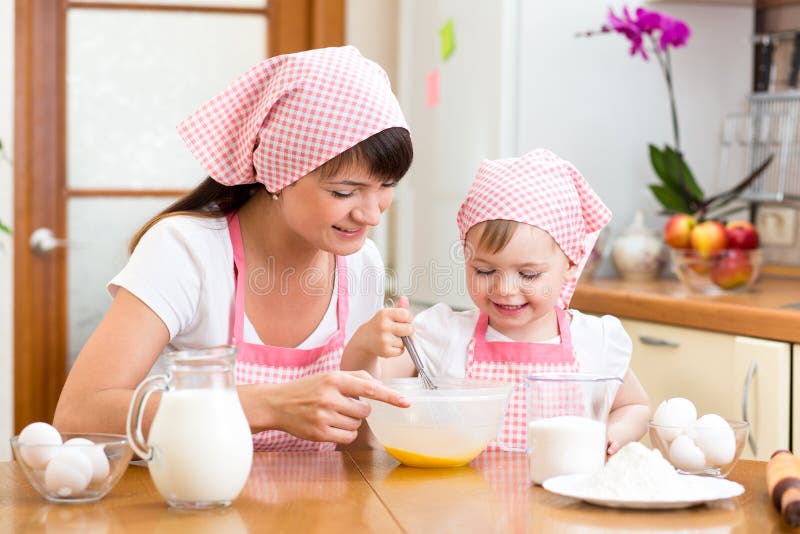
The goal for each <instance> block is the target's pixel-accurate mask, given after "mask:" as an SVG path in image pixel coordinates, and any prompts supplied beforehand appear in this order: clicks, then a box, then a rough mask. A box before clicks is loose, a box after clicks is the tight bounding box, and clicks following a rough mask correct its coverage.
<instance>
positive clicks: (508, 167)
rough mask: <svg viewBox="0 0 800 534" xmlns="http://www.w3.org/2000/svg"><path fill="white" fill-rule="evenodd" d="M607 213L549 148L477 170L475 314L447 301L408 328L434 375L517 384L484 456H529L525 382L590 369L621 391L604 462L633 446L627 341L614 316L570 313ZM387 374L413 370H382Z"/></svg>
mask: <svg viewBox="0 0 800 534" xmlns="http://www.w3.org/2000/svg"><path fill="white" fill-rule="evenodd" d="M610 218H611V212H610V211H609V210H608V208H606V206H605V205H604V204H603V203H602V201H601V200H600V198H599V197H598V196H597V195H596V194H595V192H594V191H593V190H592V188H591V187H590V186H589V184H588V182H587V181H586V180H585V179H584V177H583V176H582V175H581V174H580V173H579V172H578V170H577V169H576V168H575V167H574V166H572V164H570V163H568V162H566V161H564V160H562V159H560V158H559V157H558V156H556V155H555V154H553V153H551V152H549V151H547V150H534V151H532V152H529V153H528V154H526V155H524V156H522V157H520V158H512V159H504V160H498V161H485V162H484V163H483V164H482V165H481V167H480V168H479V169H478V173H477V176H476V177H475V181H474V182H473V184H472V188H471V189H470V191H469V193H468V194H467V198H466V200H465V201H464V203H463V204H462V205H461V209H460V210H459V212H458V218H457V222H458V228H459V232H460V235H461V239H462V241H463V243H464V249H465V263H466V269H467V272H466V281H467V290H468V292H469V295H470V297H471V299H472V301H473V302H474V303H475V306H477V309H475V310H470V311H466V312H454V311H453V310H451V309H450V308H449V307H448V306H446V305H444V304H437V305H436V306H433V307H432V308H430V309H428V310H425V311H424V312H422V313H420V314H419V315H417V317H416V318H415V319H414V330H415V333H414V339H415V341H416V343H417V346H418V348H419V349H420V350H421V352H422V353H423V355H424V356H423V357H427V358H426V360H425V366H426V368H427V369H428V370H429V371H430V372H431V373H432V374H433V375H435V376H438V377H444V376H450V377H467V378H476V379H490V380H501V381H507V382H514V383H516V384H520V385H519V386H518V387H517V388H516V390H515V392H514V393H513V395H512V399H511V402H510V403H509V408H508V412H507V414H506V418H505V422H504V427H503V431H502V432H501V433H500V435H499V437H498V440H497V441H496V442H493V443H492V444H491V445H490V448H497V447H498V446H499V447H500V448H503V449H507V450H509V449H510V450H524V449H525V436H526V435H527V433H526V430H525V421H526V417H525V409H526V407H525V393H524V390H523V388H522V386H521V384H522V382H523V380H524V378H525V377H526V376H527V375H529V374H531V373H536V372H568V373H569V372H578V371H580V372H586V373H594V374H603V375H613V376H617V377H620V378H622V379H623V380H624V383H623V384H622V385H621V386H620V387H619V389H618V391H617V392H616V397H615V400H614V403H613V407H612V408H611V413H610V414H609V419H608V436H607V438H608V454H614V453H615V452H616V451H617V450H619V449H620V447H622V446H623V445H624V444H625V443H627V442H629V441H634V440H638V439H640V438H641V437H642V436H643V435H644V433H645V431H646V429H647V421H648V419H649V416H650V409H649V406H648V398H647V395H646V393H645V391H644V390H643V388H642V386H641V384H640V383H639V381H638V379H637V378H636V376H635V375H634V374H633V371H631V370H630V368H629V363H630V358H631V341H630V338H629V337H628V335H627V334H626V332H625V330H624V329H623V328H622V325H621V324H620V322H619V320H618V319H616V318H615V317H611V316H608V315H606V316H604V317H594V316H590V315H584V314H583V313H581V312H579V311H577V310H569V309H567V308H568V306H569V301H570V298H571V297H572V293H573V291H574V289H575V284H576V283H577V280H578V277H579V276H580V272H581V269H582V268H583V265H584V263H585V261H586V259H587V256H588V254H589V252H590V251H591V249H592V247H593V246H594V242H595V241H596V239H597V235H598V234H599V232H600V230H601V229H602V228H603V227H604V226H605V225H606V224H607V223H608V221H609V219H610ZM387 363H388V364H389V365H391V366H393V367H394V370H393V371H389V369H388V368H387V369H386V372H387V373H389V372H391V373H392V374H403V373H409V372H413V368H412V367H410V365H409V364H408V363H402V364H400V363H399V362H398V363H393V362H387Z"/></svg>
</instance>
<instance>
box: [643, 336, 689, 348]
mask: <svg viewBox="0 0 800 534" xmlns="http://www.w3.org/2000/svg"><path fill="white" fill-rule="evenodd" d="M639 341H641V342H642V343H643V344H645V345H655V346H657V347H680V346H681V344H680V343H678V342H677V341H670V340H668V339H661V338H659V337H653V336H639Z"/></svg>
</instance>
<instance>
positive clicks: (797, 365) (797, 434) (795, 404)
mask: <svg viewBox="0 0 800 534" xmlns="http://www.w3.org/2000/svg"><path fill="white" fill-rule="evenodd" d="M798 380H800V344H798V343H795V345H794V348H793V349H792V384H795V390H797V384H800V382H798ZM792 452H794V453H795V454H800V393H795V394H794V395H792Z"/></svg>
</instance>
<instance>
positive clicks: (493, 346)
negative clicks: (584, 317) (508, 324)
mask: <svg viewBox="0 0 800 534" xmlns="http://www.w3.org/2000/svg"><path fill="white" fill-rule="evenodd" d="M555 312H556V318H557V320H558V331H559V334H560V336H561V341H560V342H559V343H558V344H555V343H519V342H516V341H486V330H487V328H488V326H489V316H488V315H486V314H485V313H481V314H480V316H479V317H478V322H477V323H476V324H475V333H474V334H473V337H472V340H470V343H469V354H468V357H467V378H475V379H479V380H496V381H500V382H508V383H513V384H516V387H515V388H514V391H513V392H512V393H511V399H510V400H509V403H508V409H507V410H506V415H505V419H504V420H503V428H502V430H501V431H500V434H499V435H498V437H497V439H496V440H494V441H492V442H491V443H489V446H488V447H487V449H486V450H489V451H495V450H505V451H520V452H525V449H526V446H527V442H528V424H527V405H526V398H525V383H524V382H525V377H526V376H528V375H530V374H533V373H576V372H578V371H579V370H580V365H579V364H578V360H577V359H576V358H575V351H574V349H573V347H572V336H571V335H570V329H569V321H568V320H567V314H566V312H565V311H564V310H562V309H561V308H558V307H556V308H555ZM546 397H547V398H541V399H537V401H538V403H540V405H541V409H542V412H541V413H542V414H543V415H545V416H548V417H552V416H556V415H565V414H567V413H576V411H575V410H576V409H579V410H582V407H583V397H582V395H581V392H580V389H579V388H577V387H571V386H569V385H565V386H563V387H561V388H558V389H557V390H551V392H550V393H549V394H548V395H546ZM577 413H580V411H577Z"/></svg>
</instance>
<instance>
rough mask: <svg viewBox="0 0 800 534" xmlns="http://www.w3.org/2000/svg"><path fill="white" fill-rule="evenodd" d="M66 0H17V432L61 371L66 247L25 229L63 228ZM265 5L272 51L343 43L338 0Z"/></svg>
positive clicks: (50, 402) (53, 397)
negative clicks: (39, 250) (36, 241)
mask: <svg viewBox="0 0 800 534" xmlns="http://www.w3.org/2000/svg"><path fill="white" fill-rule="evenodd" d="M153 3H154V4H155V3H157V2H155V1H154V2H153ZM220 3H221V4H222V3H223V2H220ZM68 5H69V2H68V1H62V0H16V2H15V52H14V54H15V63H14V65H15V66H14V69H15V70H14V76H15V82H14V83H15V86H14V234H15V236H16V238H15V239H14V329H13V332H14V351H13V353H14V427H15V432H19V431H20V429H21V428H22V427H24V426H25V425H27V424H28V423H31V422H33V421H52V420H53V414H54V412H55V407H56V404H57V402H58V397H59V395H60V393H61V388H62V387H63V385H64V380H65V379H66V372H67V361H66V356H67V352H68V339H67V335H68V327H67V320H68V317H67V294H66V293H67V254H66V252H65V250H63V249H56V250H54V251H52V252H51V253H50V254H48V255H44V256H39V255H35V254H33V253H32V252H31V250H30V248H29V246H28V236H30V234H31V232H33V230H35V229H36V228H40V227H48V228H50V229H52V230H53V233H54V234H55V235H56V236H65V235H66V231H67V220H66V198H67V190H66V138H65V135H66V82H65V71H66V57H65V55H66V12H67V9H68ZM82 7H86V6H82ZM104 7H107V8H109V9H119V8H124V7H125V6H124V4H123V5H121V6H120V5H105V6H104ZM128 7H132V6H128ZM171 9H180V8H171ZM186 10H195V11H196V10H198V8H196V7H195V8H191V7H189V8H187V9H186ZM267 10H268V15H267V16H268V17H269V22H268V29H267V36H268V50H269V51H270V54H272V55H276V54H284V53H290V52H296V51H299V50H306V49H310V48H319V47H323V46H338V45H341V44H343V43H344V18H345V17H344V15H345V13H344V11H345V0H270V1H269V2H268V8H267ZM265 45H266V43H265Z"/></svg>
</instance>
